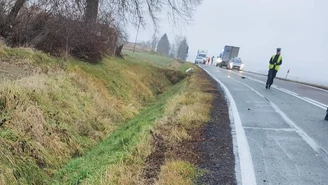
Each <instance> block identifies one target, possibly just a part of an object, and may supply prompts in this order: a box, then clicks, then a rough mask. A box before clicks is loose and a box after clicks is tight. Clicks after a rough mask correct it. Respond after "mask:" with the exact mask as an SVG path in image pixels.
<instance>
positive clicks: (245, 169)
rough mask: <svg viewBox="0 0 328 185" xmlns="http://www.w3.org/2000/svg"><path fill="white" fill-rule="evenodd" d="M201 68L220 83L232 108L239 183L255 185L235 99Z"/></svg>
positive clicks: (250, 159)
mask: <svg viewBox="0 0 328 185" xmlns="http://www.w3.org/2000/svg"><path fill="white" fill-rule="evenodd" d="M203 70H204V71H206V72H207V73H208V74H209V75H210V76H211V77H212V78H213V79H214V80H216V81H217V82H218V83H219V84H220V86H221V87H222V88H223V90H224V92H225V94H226V96H227V98H228V100H229V106H230V110H232V114H233V123H234V126H235V130H236V140H237V148H238V156H239V162H240V170H241V181H242V182H241V184H243V185H256V184H257V183H256V177H255V172H254V166H253V160H252V156H251V152H250V148H249V145H248V141H247V138H246V134H245V130H244V128H243V125H242V122H241V120H240V116H239V112H238V109H237V106H236V103H235V100H234V99H233V97H232V95H231V93H230V91H229V89H228V88H227V87H226V86H225V85H224V84H223V83H222V82H221V81H220V80H219V79H217V78H216V77H215V76H213V75H212V74H211V73H210V72H208V71H207V70H206V69H204V68H203Z"/></svg>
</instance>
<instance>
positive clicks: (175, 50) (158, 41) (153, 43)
mask: <svg viewBox="0 0 328 185" xmlns="http://www.w3.org/2000/svg"><path fill="white" fill-rule="evenodd" d="M141 45H142V46H144V47H146V48H149V49H150V50H152V51H156V52H157V53H159V54H161V55H164V56H169V57H172V58H177V59H180V60H183V61H186V60H187V58H188V53H189V45H188V42H187V38H186V37H183V36H176V38H175V40H174V42H172V43H170V41H169V39H168V36H167V34H166V33H165V34H164V35H163V36H162V37H161V38H158V37H156V35H155V34H154V35H153V36H152V38H151V39H150V40H148V41H146V42H142V43H141Z"/></svg>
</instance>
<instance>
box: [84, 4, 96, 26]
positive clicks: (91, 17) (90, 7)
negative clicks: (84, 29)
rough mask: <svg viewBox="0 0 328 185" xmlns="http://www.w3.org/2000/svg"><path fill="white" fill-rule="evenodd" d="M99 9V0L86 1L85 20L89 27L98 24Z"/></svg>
mask: <svg viewBox="0 0 328 185" xmlns="http://www.w3.org/2000/svg"><path fill="white" fill-rule="evenodd" d="M98 9H99V0H86V7H85V15H84V16H85V17H84V18H85V21H86V23H87V24H88V25H89V26H91V25H94V24H95V23H96V21H97V17H98Z"/></svg>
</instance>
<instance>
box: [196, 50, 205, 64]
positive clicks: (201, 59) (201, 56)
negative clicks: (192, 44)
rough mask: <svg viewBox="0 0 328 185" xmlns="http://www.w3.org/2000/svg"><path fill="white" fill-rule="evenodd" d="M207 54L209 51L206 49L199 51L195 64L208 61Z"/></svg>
mask: <svg viewBox="0 0 328 185" xmlns="http://www.w3.org/2000/svg"><path fill="white" fill-rule="evenodd" d="M206 54H207V53H206V52H205V51H198V52H197V56H196V59H195V64H204V63H205V61H206Z"/></svg>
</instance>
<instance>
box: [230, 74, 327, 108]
mask: <svg viewBox="0 0 328 185" xmlns="http://www.w3.org/2000/svg"><path fill="white" fill-rule="evenodd" d="M235 74H237V75H240V74H238V73H235ZM244 76H245V75H244ZM246 77H247V78H248V79H250V80H252V81H254V82H258V83H260V84H265V83H264V82H263V81H261V80H258V79H254V78H252V77H249V76H246ZM272 87H273V88H274V89H277V90H279V91H281V92H284V93H286V94H289V95H291V96H294V97H296V98H298V99H301V100H303V101H306V102H308V103H310V104H312V105H315V106H317V107H319V108H321V109H324V110H326V109H327V108H328V106H327V105H325V104H323V103H320V102H318V101H315V100H312V99H309V98H306V97H301V96H299V95H298V94H297V93H295V92H292V91H289V90H287V89H284V88H279V87H278V86H272Z"/></svg>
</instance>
